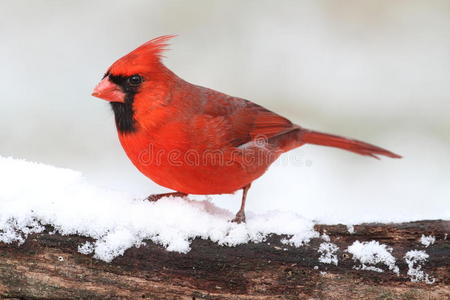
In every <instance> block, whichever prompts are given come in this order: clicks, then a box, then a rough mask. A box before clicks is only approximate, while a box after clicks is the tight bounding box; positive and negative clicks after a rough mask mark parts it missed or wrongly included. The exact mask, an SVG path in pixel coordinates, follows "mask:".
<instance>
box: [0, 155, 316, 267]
mask: <svg viewBox="0 0 450 300" xmlns="http://www.w3.org/2000/svg"><path fill="white" fill-rule="evenodd" d="M0 182H1V188H0V242H4V243H13V242H16V243H19V244H21V243H23V242H24V241H25V239H26V238H27V236H28V235H29V234H31V233H36V232H42V231H43V230H44V229H45V227H44V226H45V225H51V226H53V227H54V228H55V231H57V232H59V233H60V234H63V235H68V234H78V235H82V236H86V237H91V238H93V239H94V240H95V241H94V242H92V243H91V242H87V243H85V244H83V245H79V248H78V251H79V252H80V253H83V254H91V253H93V254H94V257H96V258H98V259H101V260H104V261H107V262H109V261H111V260H113V259H114V258H115V257H117V256H119V255H122V254H123V253H124V252H125V250H127V249H129V248H130V247H134V246H136V247H138V246H140V245H142V243H143V241H144V240H151V241H153V242H155V243H158V244H160V245H163V246H164V247H166V248H167V250H169V251H176V252H181V253H186V252H188V251H189V250H190V243H191V241H192V240H193V239H195V238H202V239H210V240H212V241H214V242H216V243H218V244H220V245H225V246H235V245H239V244H243V243H247V242H262V241H264V239H265V237H266V236H267V235H268V234H271V233H274V234H286V235H290V236H292V237H291V238H288V239H286V241H285V242H286V243H289V244H293V245H296V246H301V245H303V244H304V243H307V242H308V241H309V240H310V239H311V238H314V237H319V233H318V232H316V231H314V229H313V226H314V223H313V222H312V221H311V220H308V219H305V218H303V217H301V216H299V215H297V214H295V213H290V212H281V211H272V212H267V213H262V214H252V213H251V212H249V213H248V214H247V223H246V224H235V223H231V222H229V220H230V219H231V218H232V217H233V214H232V213H231V212H229V211H227V210H224V209H221V208H218V207H216V206H214V205H213V204H212V203H211V202H209V201H208V200H205V201H194V200H189V199H188V198H173V197H166V198H163V199H161V200H159V201H157V202H153V203H151V202H148V201H145V200H142V199H136V198H135V197H134V196H133V195H129V194H126V193H122V192H119V191H113V190H108V189H105V188H100V187H96V186H93V185H90V184H89V183H88V182H87V181H86V180H85V178H84V177H83V176H82V174H81V173H79V172H76V171H73V170H69V169H62V168H56V167H52V166H48V165H44V164H40V163H32V162H27V161H24V160H17V159H12V158H4V157H0Z"/></svg>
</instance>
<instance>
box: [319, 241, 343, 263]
mask: <svg viewBox="0 0 450 300" xmlns="http://www.w3.org/2000/svg"><path fill="white" fill-rule="evenodd" d="M338 250H339V248H338V246H336V245H335V244H333V243H322V244H320V246H319V250H318V252H319V253H320V254H321V255H320V257H319V261H320V262H321V263H324V264H335V265H336V266H337V265H338V257H337V254H336V253H337V251H338Z"/></svg>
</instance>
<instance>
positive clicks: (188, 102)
mask: <svg viewBox="0 0 450 300" xmlns="http://www.w3.org/2000/svg"><path fill="white" fill-rule="evenodd" d="M172 37H173V36H170V35H169V36H161V37H158V38H155V39H153V40H151V41H148V42H147V43H145V44H143V45H142V46H140V47H138V48H137V49H135V50H133V51H132V52H130V53H129V54H127V55H125V56H123V57H122V58H120V59H119V60H117V61H116V62H115V63H113V64H112V66H111V67H110V68H109V69H108V70H107V72H106V74H105V75H104V76H103V79H102V80H101V81H100V83H99V84H98V85H97V86H96V87H95V89H94V91H93V93H92V95H93V96H95V97H98V98H101V99H104V100H107V101H110V102H111V106H112V110H113V111H114V115H115V122H116V127H117V131H118V136H119V140H120V143H121V144H122V147H123V148H124V150H125V152H126V154H127V155H128V157H129V158H130V160H131V161H132V162H133V164H134V165H135V166H136V167H137V168H138V169H139V171H141V172H142V173H143V174H144V175H145V176H147V177H148V178H150V179H151V180H153V181H154V182H156V183H158V184H160V185H162V186H165V187H167V188H170V189H172V190H175V191H176V192H175V193H167V194H159V195H152V196H150V197H149V200H154V201H155V200H157V199H159V198H161V197H162V196H168V195H176V196H185V195H188V194H227V193H234V192H235V191H237V190H240V189H242V190H243V193H242V203H241V208H240V210H239V211H238V213H237V214H236V217H235V218H234V219H233V220H232V221H234V222H238V223H240V222H245V212H244V208H245V200H246V196H247V192H248V190H249V188H250V185H251V183H252V182H253V181H254V180H255V179H257V178H258V177H260V176H261V175H263V174H264V172H265V171H266V170H267V168H268V167H269V166H270V165H271V164H272V163H273V162H274V161H275V160H276V159H277V158H278V157H279V156H280V155H281V154H282V153H284V152H287V151H289V150H292V149H294V148H297V147H300V146H302V145H304V144H314V145H321V146H329V147H335V148H340V149H344V150H347V151H351V152H354V153H357V154H361V155H367V156H372V157H375V158H378V157H377V156H376V155H385V156H389V157H392V158H400V156H399V155H397V154H395V153H392V152H390V151H388V150H386V149H383V148H380V147H377V146H374V145H371V144H368V143H365V142H361V141H358V140H354V139H349V138H345V137H340V136H336V135H331V134H327V133H321V132H317V131H312V130H309V129H305V128H302V127H300V126H299V125H296V124H293V123H292V122H291V121H289V120H288V119H286V118H284V117H282V116H280V115H278V114H276V113H274V112H271V111H270V110H268V109H266V108H264V107H262V106H259V105H258V104H255V103H253V102H250V101H248V100H245V99H242V98H237V97H232V96H228V95H226V94H223V93H220V92H217V91H215V90H212V89H208V88H205V87H201V86H197V85H194V84H191V83H188V82H186V81H184V80H183V79H181V78H179V77H178V76H177V75H175V74H174V73H173V72H172V71H170V70H169V69H168V68H167V67H165V66H164V65H163V64H162V62H161V54H162V52H163V51H164V50H165V47H166V46H167V45H168V44H167V42H168V40H169V39H171V38H172Z"/></svg>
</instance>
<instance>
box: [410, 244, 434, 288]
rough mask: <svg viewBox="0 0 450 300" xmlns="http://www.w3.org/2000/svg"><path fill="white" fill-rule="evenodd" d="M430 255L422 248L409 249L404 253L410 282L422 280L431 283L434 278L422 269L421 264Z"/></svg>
mask: <svg viewBox="0 0 450 300" xmlns="http://www.w3.org/2000/svg"><path fill="white" fill-rule="evenodd" d="M429 257H430V256H429V255H428V254H427V253H426V252H425V251H423V250H410V251H408V252H406V254H405V261H406V264H407V265H408V276H409V278H410V279H411V281H412V282H419V281H423V282H425V283H427V284H433V283H434V282H435V279H434V278H432V277H430V276H429V275H428V274H427V273H425V272H424V271H423V270H422V266H423V264H424V263H425V262H426V261H427V260H428V258H429Z"/></svg>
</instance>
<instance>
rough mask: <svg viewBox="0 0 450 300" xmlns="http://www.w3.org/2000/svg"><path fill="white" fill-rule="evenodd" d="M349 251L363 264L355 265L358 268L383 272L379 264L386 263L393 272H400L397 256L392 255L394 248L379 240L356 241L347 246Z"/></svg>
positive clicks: (354, 258)
mask: <svg viewBox="0 0 450 300" xmlns="http://www.w3.org/2000/svg"><path fill="white" fill-rule="evenodd" d="M347 251H348V252H349V253H351V254H352V255H353V260H354V261H359V262H360V263H361V265H359V266H355V269H358V270H369V271H376V272H383V270H382V269H381V268H378V267H376V266H375V265H377V264H384V265H385V266H387V267H388V268H389V270H391V271H392V272H394V273H396V274H397V275H398V274H399V268H398V267H397V266H396V265H395V257H394V256H392V248H391V247H388V246H387V245H384V244H380V243H378V242H377V241H370V242H362V243H361V242H360V241H355V242H354V243H353V244H352V245H350V246H349V247H348V248H347Z"/></svg>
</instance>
